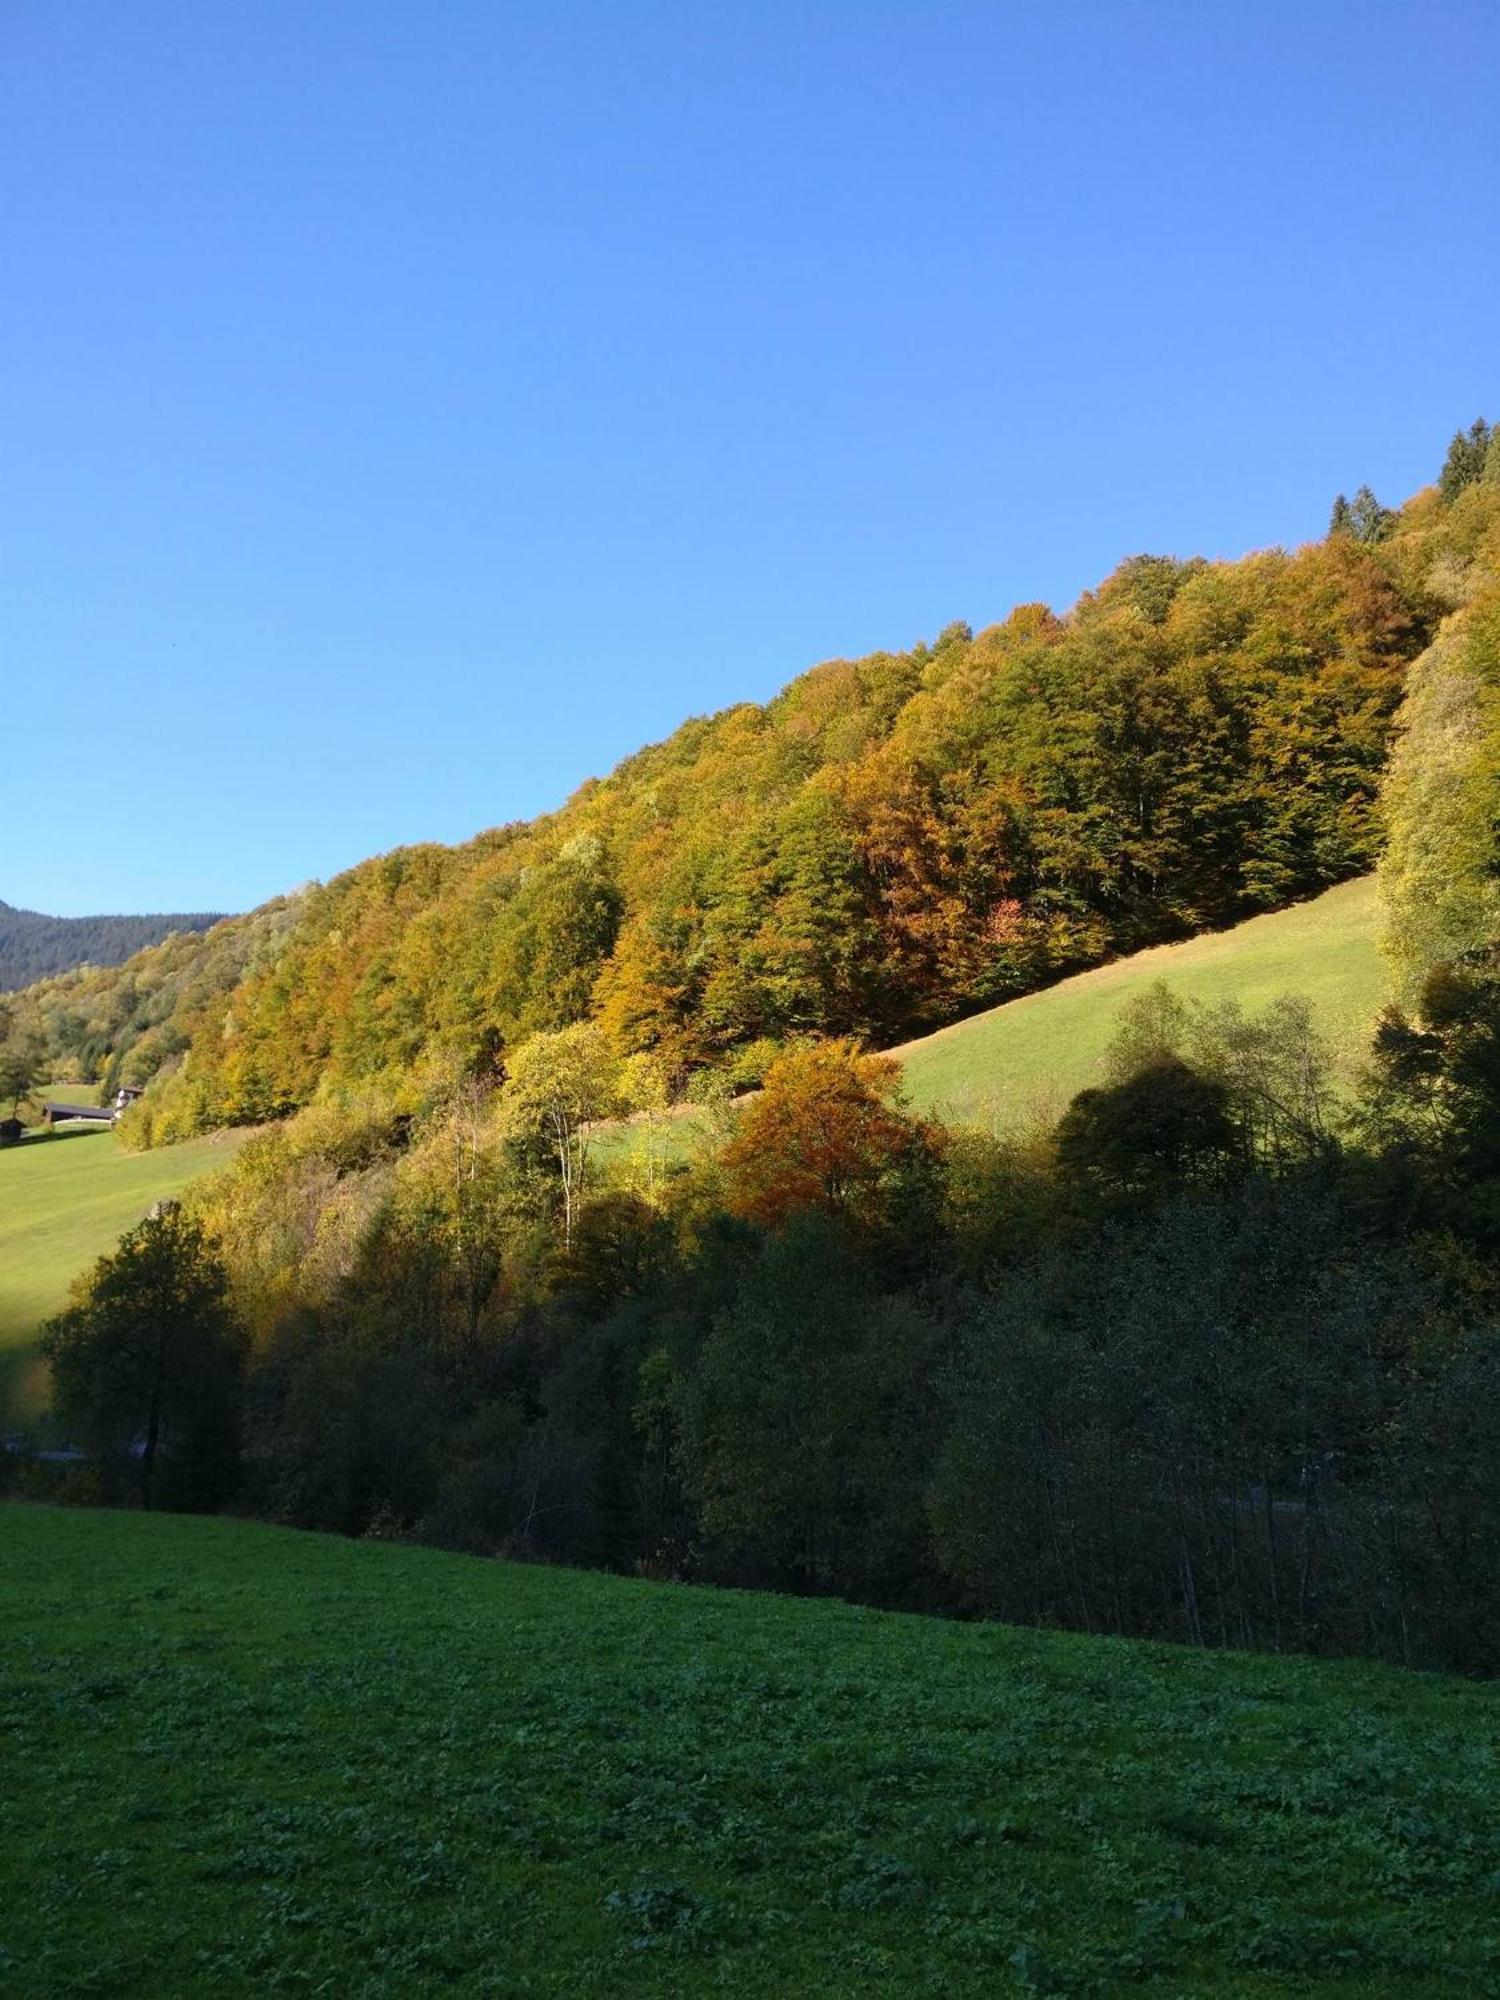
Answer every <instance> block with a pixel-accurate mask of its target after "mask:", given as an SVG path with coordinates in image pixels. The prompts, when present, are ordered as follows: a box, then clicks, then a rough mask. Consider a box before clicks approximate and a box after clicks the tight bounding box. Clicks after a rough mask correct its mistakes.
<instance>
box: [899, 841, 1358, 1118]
mask: <svg viewBox="0 0 1500 2000" xmlns="http://www.w3.org/2000/svg"><path fill="white" fill-rule="evenodd" d="M1376 926H1377V908H1376V893H1375V879H1374V877H1373V876H1365V877H1363V878H1361V879H1360V880H1359V881H1356V882H1345V883H1342V884H1341V885H1340V886H1339V887H1338V888H1336V889H1329V890H1328V891H1327V892H1326V893H1325V894H1324V895H1321V896H1318V897H1316V898H1315V899H1314V900H1313V901H1312V902H1308V903H1297V904H1294V905H1293V906H1292V907H1291V908H1290V909H1286V910H1277V911H1274V912H1273V913H1272V914H1270V915H1269V916H1264V917H1253V918H1251V920H1250V921H1249V922H1248V923H1244V924H1239V925H1237V926H1236V927H1235V928H1234V929H1233V930H1228V931H1215V932H1210V933H1207V934H1205V935H1203V936H1200V937H1195V938H1189V939H1187V940H1186V942H1184V943H1182V944H1169V945H1161V946H1158V947H1157V948H1156V949H1155V950H1152V951H1143V952H1137V953H1136V954H1135V955H1134V956H1133V957H1131V958H1122V959H1118V960H1116V961H1115V962H1114V963H1113V964H1112V965H1103V966H1100V967H1098V968H1097V969H1096V970H1095V971H1093V972H1083V973H1079V974H1078V975H1077V976H1076V977H1075V978H1073V979H1067V980H1064V981H1063V982H1062V983H1061V984H1060V985H1057V986H1052V987H1049V988H1048V989H1047V990H1046V991H1045V992H1042V993H1030V994H1027V996H1026V997H1025V998H1024V999H1021V1000H1012V1001H1009V1002H1008V1003H1007V1004H1006V1005H1005V1006H1003V1007H996V1008H994V1009H992V1010H991V1011H990V1012H989V1013H987V1014H976V1015H975V1016H974V1017H973V1018H972V1019H971V1020H968V1021H960V1022H958V1023H957V1024H956V1025H955V1026H953V1027H951V1028H943V1029H940V1030H939V1032H938V1033H937V1034H935V1035H928V1036H927V1037H926V1038H925V1039H924V1040H922V1041H919V1042H910V1043H908V1044H907V1045H906V1046H905V1047H904V1048H901V1049H897V1050H895V1051H893V1053H894V1054H896V1055H897V1056H898V1057H899V1058H900V1060H901V1062H902V1065H903V1067H904V1069H905V1072H906V1081H907V1087H908V1089H909V1091H910V1093H911V1099H912V1102H913V1104H914V1105H916V1106H917V1107H918V1108H920V1109H922V1110H924V1111H933V1112H937V1113H938V1114H939V1115H941V1116H944V1117H946V1118H948V1119H949V1120H951V1121H952V1122H953V1123H955V1124H969V1125H973V1124H982V1125H987V1126H989V1127H991V1128H993V1129H997V1130H1006V1129H1013V1128H1014V1127H1016V1126H1018V1125H1021V1124H1024V1123H1025V1122H1026V1121H1027V1120H1028V1119H1029V1118H1031V1117H1033V1116H1036V1115H1041V1116H1045V1117H1049V1118H1050V1117H1052V1116H1055V1115H1056V1113H1057V1112H1059V1111H1061V1110H1062V1108H1063V1107H1064V1105H1066V1103H1067V1102H1068V1100H1069V1098H1070V1097H1072V1096H1073V1095H1074V1093H1075V1092H1076V1091H1079V1090H1082V1089H1084V1088H1086V1087H1087V1086H1088V1085H1089V1084H1092V1083H1096V1082H1097V1081H1098V1080H1099V1068H1100V1060H1101V1058H1102V1056H1103V1054H1104V1051H1105V1049H1106V1048H1107V1047H1108V1045H1109V1041H1110V1037H1111V1035H1112V1034H1113V1032H1114V1027H1115V1022H1116V1020H1117V1018H1118V1016H1119V1012H1120V1008H1121V1006H1122V1005H1123V1003H1124V1002H1125V1001H1127V1000H1129V999H1131V998H1132V997H1133V996H1134V995H1136V994H1138V993H1141V992H1143V991H1144V990H1145V989H1146V988H1147V987H1148V986H1150V985H1151V984H1152V983H1153V982H1154V981H1156V980H1158V979H1160V980H1164V981H1165V982H1166V983H1167V984H1168V985H1169V986H1170V987H1171V988H1172V990H1173V991H1174V992H1175V993H1179V994H1181V995H1182V996H1183V997H1184V998H1185V999H1194V1000H1201V1001H1206V1002H1208V1003H1210V1004H1213V1003H1215V1002H1218V1001H1221V1000H1238V1001H1239V1002H1240V1003H1241V1005H1242V1006H1244V1007H1245V1008H1246V1009H1248V1010H1250V1011H1254V1010H1255V1009H1257V1008H1260V1007H1263V1006H1265V1005H1266V1004H1267V1002H1269V1001H1271V1000H1275V999H1277V998H1278V997H1279V996H1280V995H1282V994H1283V993H1299V994H1303V995H1305V996H1306V998H1307V999H1308V1000H1310V1001H1311V1002H1312V1004H1313V1007H1314V1008H1315V1010H1316V1013H1317V1018H1318V1020H1319V1023H1320V1025H1321V1026H1322V1028H1323V1031H1324V1033H1325V1034H1326V1035H1327V1036H1328V1037H1329V1039H1330V1041H1331V1042H1332V1043H1333V1044H1334V1046H1335V1048H1336V1049H1337V1050H1338V1051H1339V1052H1340V1054H1341V1055H1342V1056H1343V1057H1344V1058H1345V1059H1346V1060H1354V1059H1357V1056H1358V1054H1359V1051H1360V1048H1361V1045H1362V1043H1363V1041H1364V1040H1365V1038H1366V1036H1367V1035H1368V1032H1369V1029H1370V1028H1371V1026H1372V1025H1373V1024H1374V1021H1375V1017H1376V1016H1377V1014H1378V1013H1379V1011H1380V1009H1381V1006H1382V1005H1383V1004H1384V1001H1385V999H1386V992H1387V975H1386V970H1385V966H1384V964H1383V962H1382V959H1381V956H1380V952H1379V949H1378V947H1377V944H1376Z"/></svg>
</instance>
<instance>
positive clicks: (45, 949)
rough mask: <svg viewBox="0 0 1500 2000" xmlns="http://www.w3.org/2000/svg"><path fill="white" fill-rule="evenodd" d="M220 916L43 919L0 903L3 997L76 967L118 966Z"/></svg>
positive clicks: (215, 913) (0, 954)
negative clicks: (134, 955) (178, 932)
mask: <svg viewBox="0 0 1500 2000" xmlns="http://www.w3.org/2000/svg"><path fill="white" fill-rule="evenodd" d="M218 921H219V917H218V913H217V912H211V913H205V912H199V913H197V914H196V915H193V916H166V917H44V916H42V915H40V914H39V913H38V912H37V911H36V910H17V909H14V908H12V906H11V905H10V904H9V903H0V992H11V991H15V990H16V989H17V988H19V987H22V986H31V985H34V984H35V982H36V981H37V980H39V979H48V978H50V977H51V976H52V975H53V974H54V973H58V972H68V971H71V970H72V968H73V967H74V966H76V965H119V964H120V963H121V962H122V961H123V960H125V959H127V958H129V957H131V955H132V954H133V953H135V952H138V951H142V950H144V949H145V947H146V946H147V945H153V944H158V943H159V942H160V941H161V939H163V938H164V937H169V936H170V935H171V934H172V933H173V932H174V931H206V930H207V929H208V928H209V926H210V925H211V924H216V923H217V922H218Z"/></svg>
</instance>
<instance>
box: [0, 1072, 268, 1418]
mask: <svg viewBox="0 0 1500 2000" xmlns="http://www.w3.org/2000/svg"><path fill="white" fill-rule="evenodd" d="M75 1089H76V1086H75ZM244 1136H245V1135H244V1134H243V1133H241V1132H224V1133H218V1134H215V1135H213V1136H212V1137H210V1138H206V1139H192V1140H189V1141H188V1142H187V1144H186V1145H182V1146H164V1147H162V1148H161V1149H160V1151H158V1152H154V1153H127V1152H126V1151H125V1150H124V1148H123V1147H122V1146H121V1144H120V1142H119V1139H118V1138H117V1137H116V1136H115V1134H114V1133H113V1132H112V1131H110V1129H109V1128H108V1127H107V1126H97V1127H90V1126H86V1125H79V1126H72V1127H68V1128H65V1129H64V1130H62V1131H59V1132H56V1133H54V1134H52V1135H50V1136H48V1135H44V1134H38V1135H37V1136H35V1137H32V1138H29V1139H25V1140H23V1141H22V1143H21V1144H20V1145H19V1146H10V1147H7V1148H5V1149H4V1150H3V1151H0V1414H3V1415H4V1416H5V1417H18V1416H20V1417H26V1416H30V1415H32V1414H34V1413H35V1411H36V1410H37V1408H38V1407H39V1406H40V1404H41V1403H43V1402H44V1401H45V1387H44V1383H43V1379H42V1374H41V1370H40V1368H39V1366H38V1364H37V1362H36V1358H35V1343H36V1333H37V1328H38V1327H39V1326H40V1325H41V1323H42V1321H43V1320H44V1319H46V1318H47V1317H48V1315H49V1314H51V1313H54V1312H56V1311H57V1310H58V1308H59V1307H60V1306H62V1305H64V1304H65V1303H66V1301H67V1296H68V1287H69V1286H70V1285H71V1284H72V1282H73V1280H74V1278H76V1277H77V1276H78V1274H79V1272H80V1271H84V1270H87V1269H88V1267H89V1265H90V1264H92V1263H93V1262H94V1260H95V1258H97V1257H102V1256H103V1255H104V1253H105V1252H106V1251H107V1250H112V1249H113V1248H114V1246H115V1244H116V1243H117V1242H118V1241H119V1239H120V1237H121V1236H122V1235H123V1234H124V1232H125V1231H126V1230H127V1229H130V1228H133V1227H134V1225H135V1224H136V1223H137V1222H139V1221H140V1219H141V1217H142V1216H143V1215H144V1214H145V1213H146V1211H147V1209H148V1208H150V1206H151V1204H152V1202H154V1201H161V1200H163V1199H164V1198H166V1197H169V1196H172V1195H179V1194H181V1193H182V1190H183V1189H184V1188H185V1187H186V1186H187V1185H188V1183H189V1181H192V1180H196V1179H197V1178H198V1176H199V1175H200V1174H203V1173H207V1172H210V1171H211V1170H212V1169H213V1168H214V1167H216V1166H221V1165H222V1164H223V1163H224V1162H225V1161H226V1160H227V1159H228V1158H229V1157H230V1154H231V1152H232V1151H233V1149H234V1148H235V1147H236V1146H237V1145H239V1144H240V1143H241V1141H242V1140H243V1138H244Z"/></svg>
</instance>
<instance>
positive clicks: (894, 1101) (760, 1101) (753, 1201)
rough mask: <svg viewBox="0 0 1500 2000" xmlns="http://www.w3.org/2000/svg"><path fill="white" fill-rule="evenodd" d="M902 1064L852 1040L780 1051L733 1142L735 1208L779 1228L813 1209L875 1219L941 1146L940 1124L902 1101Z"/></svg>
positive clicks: (730, 1168)
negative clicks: (910, 1112) (906, 1177)
mask: <svg viewBox="0 0 1500 2000" xmlns="http://www.w3.org/2000/svg"><path fill="white" fill-rule="evenodd" d="M900 1090H901V1071H900V1067H899V1065H898V1064H896V1063H894V1062H892V1061H891V1059H890V1058H889V1057H888V1056H867V1055H862V1054H861V1053H860V1050H859V1047H858V1045H857V1044H856V1043H854V1042H852V1041H829V1042H817V1043H809V1044H806V1045H804V1046H801V1047H797V1048H793V1049H790V1050H788V1052H787V1053H786V1054H785V1055H783V1056H781V1057H779V1058H778V1059H777V1061H776V1062H774V1063H773V1064H772V1065H771V1067H770V1069H769V1070H768V1071H767V1072H766V1080H765V1087H764V1088H763V1090H762V1091H761V1093H760V1095H759V1096H758V1097H757V1098H756V1099H755V1100H754V1101H753V1102H752V1104H751V1105H750V1106H749V1108H748V1110H747V1111H746V1112H745V1115H744V1118H743V1120H742V1122H741V1124H740V1128H739V1130H738V1132H737V1133H736V1134H735V1136H734V1138H733V1139H732V1140H731V1142H730V1144H729V1146H728V1147H727V1148H726V1150H725V1153H724V1156H723V1168H724V1174H725V1181H726V1186H727V1190H728V1199H729V1206H730V1208H731V1209H732V1210H733V1212H734V1213H735V1214H737V1215H740V1216H743V1217H744V1218H745V1220H746V1221H748V1222H756V1223H759V1224H760V1225H761V1226H762V1227H763V1228H767V1229H774V1228H777V1227H779V1226H780V1225H781V1224H782V1223H784V1222H786V1221H787V1220H788V1219H789V1218H790V1217H791V1216H793V1215H796V1214H799V1213H801V1212H803V1211H805V1210H808V1209H816V1210H821V1211H823V1212H824V1213H825V1214H831V1215H844V1216H847V1217H850V1218H852V1219H855V1220H858V1221H873V1220H877V1219H878V1218H879V1216H880V1214H881V1212H882V1211H883V1209H884V1207H885V1205H886V1196H887V1194H888V1193H889V1191H890V1190H891V1189H892V1187H893V1186H894V1184H896V1183H897V1182H898V1181H899V1180H900V1179H901V1177H902V1175H903V1174H904V1173H906V1172H909V1171H911V1170H913V1169H916V1168H918V1167H920V1166H921V1165H922V1164H924V1162H925V1161H927V1160H929V1159H930V1158H931V1157H932V1155H933V1154H934V1153H935V1152H936V1150H937V1148H938V1145H939V1135H938V1133H937V1131H936V1129H935V1128H934V1127H932V1126H929V1125H927V1124H925V1123H923V1122H922V1121H921V1120H919V1119H915V1118H911V1117H909V1116H907V1115H906V1113H905V1112H903V1111H902V1109H901V1107H900V1102H899V1098H900Z"/></svg>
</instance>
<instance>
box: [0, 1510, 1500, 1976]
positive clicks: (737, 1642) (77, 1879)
mask: <svg viewBox="0 0 1500 2000" xmlns="http://www.w3.org/2000/svg"><path fill="white" fill-rule="evenodd" d="M0 1541H3V1548H4V1559H5V1577H6V1594H5V1618H4V1625H3V1631H0V1722H3V1725H4V1728H5V1732H6V1742H7V1744H8V1748H9V1755H8V1758H7V1775H6V1781H5V1784H4V1786H3V1787H0V1829H3V1837H4V1842H5V1854H6V1895H5V1897H4V1899H3V1914H0V1993H4V1994H15V1995H17V1996H25V2000H51V1996H62V1995H78V1994H96V1995H108V1996H111V2000H130V1997H131V1996H140V2000H156V1996H159V1995H162V1994H166V1993H170V1994H172V1995H174V1996H182V1995H202V1996H204V2000H208V1996H213V2000H224V1996H234V1995H244V1996H251V1995H257V1996H258V1995H262V1994H266V1993H297V1994H314V1993H326V1994H337V1995H339V1996H341V2000H344V1996H349V1997H350V2000H352V1996H361V2000H377V1996H379V2000H419V1996H423V1995H428V1994H438V1993H443V1992H460V1993H465V1994H491V1995H532V1994H547V1995H576V1996H579V2000H585V1996H588V2000H594V1996H601V1995H609V1996H614V1995H633V1994H640V1995H660V1996H668V1995H671V1996H677V1995H688V1994H693V1995H696V1994H700V1993H703V1994H707V1993H733V1994H745V1995H768V1996H770V1995H774V1996H778V2000H785V1996H792V1995H795V1996H809V2000H812V1997H813V1996H817V2000H832V1996H842V1995H848V1996H851V2000H852V1996H854V1995H861V1996H863V1995H869V1994H889V1995H911V1994H933V1995H970V1994H972V1995H986V1996H989V1995H996V1994H1002V1995H1003V1994H1011V1993H1014V1994H1030V1993H1052V1994H1071V1995H1097V1996H1105V1995H1113V1994H1125V1993H1131V1994H1133V1993H1140V1994H1143V1995H1144V1994H1153V1995H1160V1996H1163V2000H1165V1996H1168V1995H1170V1996H1174V2000H1186V1996H1197V1995H1201V1996H1204V2000H1210V1996H1211V1997H1212V2000H1235V1996H1246V2000H1249V1996H1258V1995H1266V1996H1270V1995H1273V1994H1275V1995H1282V1994H1304V1995H1328V1996H1334V1995H1351V1996H1352V1995H1356V1994H1358V1995H1363V1996H1381V1995H1390V1996H1392V2000H1397V1996H1399V2000H1439V1996H1442V2000H1451V1996H1452V1995H1454V1994H1456V1993H1469V1994H1475V1995H1480V1994H1487V1993H1496V1992H1500V1969H1497V1968H1500V1903H1497V1900H1496V1896H1495V1884H1496V1880H1497V1870H1500V1822H1497V1820H1496V1817H1495V1813H1494V1810H1493V1805H1494V1796H1493V1785H1494V1773H1495V1760H1496V1754H1497V1751H1500V1704H1497V1700H1496V1696H1495V1693H1494V1691H1493V1690H1492V1689H1490V1688H1488V1687H1484V1686H1476V1685H1473V1684H1470V1683H1467V1682H1463V1681H1459V1680H1450V1679H1443V1678H1439V1677H1435V1676H1428V1675H1420V1674H1407V1673H1402V1672H1399V1671H1397V1670H1393V1669H1389V1668H1381V1667H1375V1666H1370V1665H1365V1664H1358V1665H1356V1664H1346V1663H1341V1662H1320V1661H1314V1660H1308V1659H1274V1658H1265V1657H1257V1656H1253V1655H1249V1654H1235V1653H1214V1654H1210V1653H1205V1652H1197V1651H1191V1650H1188V1649H1174V1648H1171V1647H1165V1646H1154V1645H1145V1644H1140V1643H1131V1642H1127V1641H1121V1640H1091V1639H1086V1638H1080V1637H1076V1636H1058V1635H1054V1634H1048V1633H1042V1632H1028V1631H1021V1630H1017V1629H1012V1628H1008V1627H1003V1626H984V1625H963V1624H953V1623H945V1622H942V1621H939V1620H935V1619H925V1618H920V1617H911V1616H901V1615H897V1614H892V1613H881V1612H876V1611H869V1610H860V1609H856V1608H854V1607H851V1606H849V1605H844V1604H840V1603H835V1602H829V1601H821V1602H813V1601H808V1600H799V1599H792V1598H785V1597H769V1596H760V1595H754V1594H751V1593H739V1592H726V1591H714V1590H707V1589H689V1588H683V1587H680V1586H674V1585H665V1584H654V1583H645V1582H634V1581H628V1580H624V1579H621V1578H618V1577H609V1576H601V1575H592V1574H586V1573H581V1572H576V1571H564V1570H551V1569H543V1568H533V1567H516V1566H512V1565H507V1564H501V1563H494V1562H486V1561H482V1560H477V1559H474V1558H471V1557H464V1556H454V1555H446V1554H440V1553H437V1552H435V1551H430V1550H420V1549H410V1548H403V1547H397V1546H393V1545H391V1544H387V1543H378V1542H341V1541H336V1540H331V1539H328V1538H325V1537H321V1536H315V1535H307V1534H298V1533H295V1532H292V1531H289V1530H283V1529H276V1528H269V1527H263V1526H258V1525H253V1524H248V1523H244V1522H235V1521H228V1520H204V1519H193V1518H187V1517H182V1516H177V1517H173V1516H159V1515H158V1516H152V1515H142V1514H135V1513H117V1514H101V1513H92V1512H82V1511H78V1512H72V1511H61V1510H54V1509H50V1508H40V1507H26V1506H11V1507H8V1508H3V1509H0Z"/></svg>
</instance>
